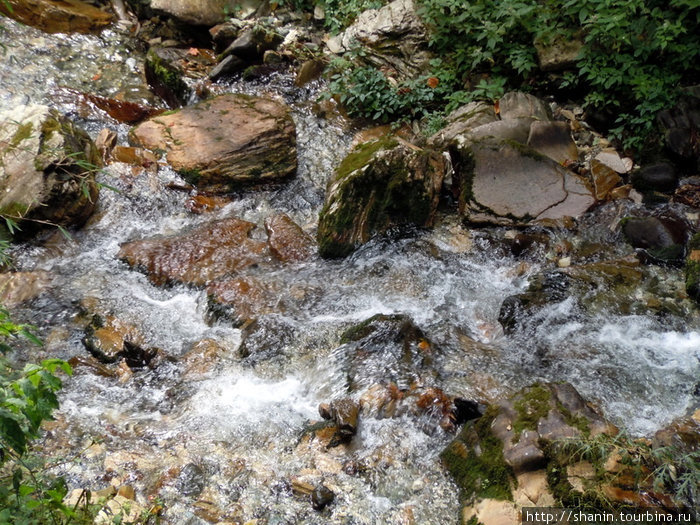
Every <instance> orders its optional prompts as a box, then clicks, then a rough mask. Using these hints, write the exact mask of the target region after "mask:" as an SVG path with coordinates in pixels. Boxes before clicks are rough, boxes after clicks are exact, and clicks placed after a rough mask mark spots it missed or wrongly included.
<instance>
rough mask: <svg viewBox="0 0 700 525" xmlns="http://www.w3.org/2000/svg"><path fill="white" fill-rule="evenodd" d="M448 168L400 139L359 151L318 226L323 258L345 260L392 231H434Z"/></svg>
mask: <svg viewBox="0 0 700 525" xmlns="http://www.w3.org/2000/svg"><path fill="white" fill-rule="evenodd" d="M445 170H446V164H445V159H444V157H443V156H442V154H441V153H439V152H437V151H434V150H429V149H422V148H418V147H416V146H413V145H410V144H407V143H405V142H404V141H401V140H399V139H397V138H394V137H385V138H383V139H381V140H377V141H374V142H369V143H366V144H361V145H359V146H357V147H356V148H355V149H354V150H353V151H352V152H351V153H350V154H349V155H348V156H347V157H345V159H344V160H343V161H342V162H341V164H340V165H339V166H338V168H337V169H336V171H335V174H334V176H333V178H332V179H331V181H330V183H329V185H328V191H327V195H326V202H325V205H324V207H323V209H322V210H321V214H320V217H319V226H318V244H319V253H320V255H321V256H322V257H326V258H335V257H344V256H346V255H349V254H350V253H352V252H353V251H354V250H355V249H356V248H357V247H359V246H360V245H362V244H364V243H366V242H367V241H368V240H369V239H370V238H371V237H372V236H373V235H375V234H377V233H382V232H384V231H386V230H387V229H389V228H390V227H392V226H398V225H406V224H411V225H417V226H421V227H425V226H430V225H432V223H433V220H434V217H435V211H436V209H437V206H438V201H439V197H440V188H441V187H442V180H443V177H444V174H445Z"/></svg>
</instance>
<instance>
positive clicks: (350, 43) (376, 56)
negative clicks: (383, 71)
mask: <svg viewBox="0 0 700 525" xmlns="http://www.w3.org/2000/svg"><path fill="white" fill-rule="evenodd" d="M358 43H359V44H361V45H363V46H364V47H365V48H366V49H367V53H366V55H365V56H364V57H363V61H364V62H365V63H367V64H369V65H373V66H375V67H378V68H379V67H383V68H388V69H389V70H392V71H395V72H397V73H398V75H399V76H400V77H401V78H411V77H413V76H415V75H416V74H417V73H420V72H422V71H424V70H425V69H427V68H428V66H429V61H430V59H431V58H432V55H431V53H429V52H428V49H427V48H428V46H427V43H428V37H427V30H426V27H425V24H423V21H422V20H421V18H420V17H419V16H418V14H417V12H416V3H415V2H414V0H394V1H393V2H391V3H389V4H387V5H386V6H384V7H382V8H381V9H368V10H366V11H364V12H363V13H361V14H360V16H358V17H357V20H355V22H354V23H353V24H352V25H351V26H350V27H348V28H347V29H346V30H345V31H343V32H342V33H340V34H339V35H337V36H335V37H333V38H331V39H330V40H329V41H328V43H327V45H328V49H329V50H330V51H331V52H332V53H344V52H346V51H350V50H351V49H353V48H355V47H356V46H357V44H358Z"/></svg>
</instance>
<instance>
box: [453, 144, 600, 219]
mask: <svg viewBox="0 0 700 525" xmlns="http://www.w3.org/2000/svg"><path fill="white" fill-rule="evenodd" d="M455 153H456V155H455V159H454V160H455V171H456V174H455V176H454V177H453V180H455V182H456V185H457V192H458V195H459V197H460V200H459V204H460V211H461V212H462V213H463V215H464V217H465V219H466V220H467V221H469V222H472V223H489V224H500V225H522V224H526V223H527V222H529V221H532V220H542V219H561V218H564V217H567V216H570V217H577V216H579V215H581V214H582V213H584V212H585V211H586V210H587V209H588V208H589V207H590V206H591V205H593V203H594V202H595V199H594V197H593V195H592V192H591V190H590V189H589V188H588V187H587V186H586V184H585V182H584V181H583V179H581V178H580V177H579V176H578V175H576V174H574V173H572V172H570V171H568V170H566V169H565V168H563V167H561V166H560V165H558V164H557V163H556V162H554V161H553V160H551V159H549V158H547V157H545V156H543V155H541V154H539V153H537V152H536V151H534V150H532V149H530V148H528V147H527V146H522V145H519V144H516V143H514V142H512V141H495V140H493V139H482V140H480V141H477V142H474V143H472V144H469V145H466V144H465V145H462V146H461V147H458V149H457V151H456V152H455Z"/></svg>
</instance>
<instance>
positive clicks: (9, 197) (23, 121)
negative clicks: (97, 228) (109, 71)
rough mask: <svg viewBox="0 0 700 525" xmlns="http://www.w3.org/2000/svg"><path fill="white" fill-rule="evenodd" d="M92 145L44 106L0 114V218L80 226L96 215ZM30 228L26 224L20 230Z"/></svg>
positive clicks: (97, 161)
mask: <svg viewBox="0 0 700 525" xmlns="http://www.w3.org/2000/svg"><path fill="white" fill-rule="evenodd" d="M100 164H101V161H100V157H99V153H98V151H97V148H96V147H95V144H94V142H93V141H92V140H91V139H90V137H89V136H88V135H87V133H85V132H84V131H83V130H81V129H80V128H78V127H77V126H75V125H74V124H73V122H71V121H70V120H69V119H68V118H66V117H64V116H63V115H60V114H59V113H58V112H57V111H56V110H54V109H51V108H49V107H48V106H39V105H31V106H18V107H16V108H14V109H13V110H8V111H3V112H0V213H2V214H3V215H7V216H9V217H11V218H15V219H16V220H17V221H18V222H19V217H24V218H26V219H36V220H40V221H48V222H51V223H54V224H58V225H62V226H80V225H82V224H83V223H84V222H85V221H86V220H87V219H88V217H90V215H91V214H92V212H93V210H94V209H95V203H96V201H97V194H98V188H97V185H96V183H95V174H94V171H95V170H96V169H97V168H99V166H100ZM22 227H23V228H24V229H25V230H28V229H29V228H30V226H29V223H27V222H26V221H25V222H24V223H23V226H22Z"/></svg>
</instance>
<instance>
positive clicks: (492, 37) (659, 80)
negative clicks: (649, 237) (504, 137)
mask: <svg viewBox="0 0 700 525" xmlns="http://www.w3.org/2000/svg"><path fill="white" fill-rule="evenodd" d="M420 2H421V8H420V13H421V16H423V18H424V20H425V21H426V23H427V24H428V26H429V27H430V28H431V42H430V45H431V47H432V48H433V49H434V50H435V51H436V52H437V53H438V54H439V55H440V56H442V57H445V58H446V60H447V61H449V62H450V63H451V67H453V68H454V70H455V72H456V78H457V80H458V81H461V82H462V83H464V82H465V80H467V79H468V78H469V77H470V76H474V75H475V74H479V73H481V74H485V75H488V77H486V78H487V80H486V81H485V83H484V84H483V87H484V88H489V89H490V85H491V84H492V83H493V80H494V79H498V82H503V80H506V79H507V83H508V86H509V87H514V88H515V87H517V88H523V87H527V86H529V85H532V84H536V83H537V81H538V78H537V76H538V74H539V73H538V69H537V57H536V52H535V49H534V46H533V42H535V41H538V42H542V43H544V44H548V43H552V42H554V41H555V40H558V39H563V40H568V39H571V38H574V37H577V36H579V37H581V38H582V39H583V49H582V51H581V54H580V56H579V59H578V61H577V63H576V66H575V68H574V69H573V70H572V71H571V72H570V73H568V74H567V75H565V77H564V79H563V82H562V84H561V85H562V87H575V88H578V89H579V90H582V91H585V92H587V95H586V96H585V101H584V102H585V104H586V106H587V107H588V108H590V109H596V110H602V111H608V112H610V113H613V114H615V115H617V119H616V121H615V124H614V126H613V128H612V129H611V130H610V132H611V134H612V135H613V136H614V137H616V138H619V139H622V140H623V142H624V145H625V146H626V147H629V148H640V147H642V146H643V145H644V144H645V143H646V142H648V141H651V140H653V137H652V133H653V131H654V118H655V116H656V113H657V112H658V111H659V110H661V109H663V108H667V107H670V106H671V105H672V104H673V102H674V101H675V99H676V97H677V94H678V87H679V86H680V85H683V84H691V83H694V82H698V81H699V80H700V78H699V77H700V67H699V66H698V63H699V61H698V58H700V4H698V2H697V1H695V0H670V1H661V0H622V1H620V0H505V1H504V0H475V1H471V2H463V1H462V0H420Z"/></svg>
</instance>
